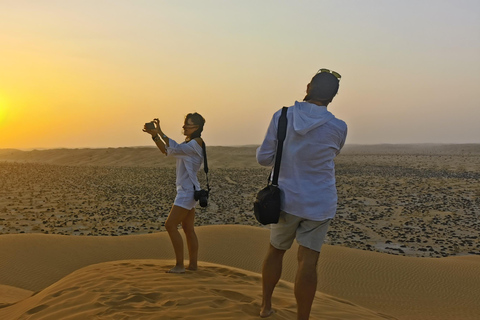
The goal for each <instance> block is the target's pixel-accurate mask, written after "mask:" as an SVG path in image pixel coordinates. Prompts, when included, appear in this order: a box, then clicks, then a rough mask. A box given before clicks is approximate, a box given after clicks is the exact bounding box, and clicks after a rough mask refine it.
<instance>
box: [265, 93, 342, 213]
mask: <svg viewBox="0 0 480 320" xmlns="http://www.w3.org/2000/svg"><path fill="white" fill-rule="evenodd" d="M281 112H282V110H281V109H280V110H278V111H277V112H276V113H275V114H274V115H273V118H272V120H271V122H270V125H269V127H268V130H267V134H266V136H265V139H264V141H263V143H262V145H261V146H260V147H259V148H258V149H257V161H258V163H259V164H261V165H263V166H273V165H274V164H275V153H276V149H277V128H278V119H279V118H280V115H281ZM287 121H288V124H287V135H286V137H285V141H284V144H283V152H282V160H281V163H280V173H279V177H278V186H279V188H280V190H281V209H282V210H283V211H285V212H287V213H290V214H293V215H295V216H299V217H302V218H305V219H309V220H314V221H322V220H325V219H331V218H333V217H334V216H335V212H336V210H337V189H336V186H335V164H334V162H333V159H334V158H335V156H336V155H338V154H339V153H340V149H342V147H343V145H344V144H345V139H346V136H347V125H346V124H345V122H343V121H342V120H339V119H337V118H335V116H334V115H333V114H332V113H330V112H329V111H327V108H326V107H324V106H317V105H315V104H311V103H308V102H298V101H296V102H295V104H294V105H293V106H291V107H290V108H288V111H287Z"/></svg>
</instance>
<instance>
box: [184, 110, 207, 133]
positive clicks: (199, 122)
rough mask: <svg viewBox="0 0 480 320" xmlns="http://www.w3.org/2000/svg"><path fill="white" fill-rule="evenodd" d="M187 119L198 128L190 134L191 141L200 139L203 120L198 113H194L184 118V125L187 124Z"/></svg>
mask: <svg viewBox="0 0 480 320" xmlns="http://www.w3.org/2000/svg"><path fill="white" fill-rule="evenodd" d="M189 119H190V120H192V122H193V124H194V125H197V126H198V129H197V130H195V131H194V132H193V133H192V135H191V136H190V139H191V140H193V139H195V138H200V137H201V136H202V131H203V125H204V124H205V119H204V118H203V117H202V116H201V115H200V114H199V113H196V112H195V113H189V114H187V115H186V116H185V123H187V121H188V120H189Z"/></svg>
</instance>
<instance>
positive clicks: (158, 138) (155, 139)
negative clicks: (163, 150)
mask: <svg viewBox="0 0 480 320" xmlns="http://www.w3.org/2000/svg"><path fill="white" fill-rule="evenodd" d="M152 140H153V141H155V142H157V141H158V140H160V137H159V136H158V134H157V135H156V136H153V137H152Z"/></svg>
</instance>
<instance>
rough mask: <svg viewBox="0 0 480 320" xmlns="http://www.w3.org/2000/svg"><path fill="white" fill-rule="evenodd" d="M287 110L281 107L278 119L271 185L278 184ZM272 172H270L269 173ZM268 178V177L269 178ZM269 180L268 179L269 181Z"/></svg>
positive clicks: (285, 132) (285, 133)
mask: <svg viewBox="0 0 480 320" xmlns="http://www.w3.org/2000/svg"><path fill="white" fill-rule="evenodd" d="M287 110H288V107H283V108H282V114H281V115H280V118H279V119H278V131H277V140H278V144H277V152H276V153H275V166H274V167H273V168H274V169H273V177H272V185H274V186H278V174H279V172H280V162H281V161H282V151H283V141H284V140H285V137H286V135H287ZM271 174H272V173H271V172H270V175H271ZM268 180H270V177H269V179H268ZM269 182H270V181H269Z"/></svg>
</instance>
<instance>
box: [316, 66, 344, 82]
mask: <svg viewBox="0 0 480 320" xmlns="http://www.w3.org/2000/svg"><path fill="white" fill-rule="evenodd" d="M322 72H327V73H331V74H333V75H334V76H335V78H337V79H338V80H340V78H342V76H341V75H340V73H338V72H335V71H331V70H329V69H324V68H322V69H320V70H318V72H317V74H319V73H322Z"/></svg>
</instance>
